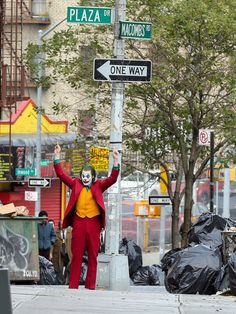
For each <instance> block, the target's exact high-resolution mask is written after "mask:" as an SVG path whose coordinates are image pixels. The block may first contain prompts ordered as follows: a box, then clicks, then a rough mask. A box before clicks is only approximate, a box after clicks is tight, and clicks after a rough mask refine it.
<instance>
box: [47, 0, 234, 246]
mask: <svg viewBox="0 0 236 314" xmlns="http://www.w3.org/2000/svg"><path fill="white" fill-rule="evenodd" d="M97 2H98V3H96V5H97V6H99V5H104V4H107V5H108V6H109V5H112V1H97ZM113 5H114V3H113ZM127 20H130V21H134V20H135V21H146V22H151V23H152V26H153V38H152V40H151V41H149V42H143V41H139V40H126V58H128V57H130V58H131V57H132V58H136V59H137V58H141V59H150V60H152V65H153V70H152V81H151V82H150V83H146V84H127V85H126V89H125V93H126V102H125V106H124V115H123V117H124V142H125V144H126V145H127V146H128V147H129V148H130V149H132V150H136V151H141V153H142V156H143V164H144V165H145V168H146V169H159V167H160V166H162V167H163V169H165V171H166V173H167V179H165V177H163V176H161V175H160V174H158V176H160V177H161V178H160V180H161V181H162V182H163V184H166V186H167V189H168V194H169V196H170V198H171V201H172V246H173V247H177V246H178V245H179V238H178V236H177V235H178V231H179V208H180V204H181V200H182V197H183V196H184V224H183V229H182V230H183V234H182V246H184V245H186V244H187V232H188V230H189V227H190V224H191V209H192V205H193V197H192V195H193V184H194V182H195V181H196V180H197V178H198V177H199V176H200V174H201V173H202V172H203V170H204V169H205V168H206V166H207V164H208V162H209V159H210V152H209V148H207V147H204V146H199V144H198V134H199V130H200V129H210V130H212V131H214V134H215V141H216V145H215V149H214V152H215V153H217V152H218V151H219V150H220V149H221V150H222V148H224V150H225V151H226V149H225V148H226V147H229V146H231V147H232V145H234V140H235V138H234V129H235V128H234V126H235V106H236V104H235V79H236V77H235V47H236V38H235V33H236V3H235V1H233V0H232V1H225V0H224V1H223V0H177V1H176V0H173V1H171V0H165V1H164V0H159V1H156V0H142V1H141V0H128V1H127ZM82 32H83V36H81V34H82ZM101 38H102V39H103V40H100V39H101ZM88 42H89V44H88ZM82 43H84V44H86V45H88V46H89V47H91V48H92V49H93V51H94V52H95V55H96V57H108V58H111V57H112V55H111V48H112V29H111V28H107V27H96V28H94V27H91V26H86V27H80V28H79V29H74V28H69V29H68V30H66V31H64V32H58V33H56V34H55V36H53V38H52V39H51V40H50V41H48V42H47V43H45V46H44V49H45V52H46V53H47V60H48V61H47V66H51V67H52V69H53V73H52V74H53V75H52V76H51V77H53V78H54V79H55V78H58V77H60V76H61V77H63V79H65V80H66V81H67V82H68V83H69V84H70V85H71V86H72V87H74V88H82V89H83V90H85V91H87V92H88V91H89V93H92V92H94V93H95V94H96V93H101V92H102V93H103V96H104V98H103V100H104V104H105V103H106V102H107V100H108V102H110V101H109V96H110V95H109V94H106V93H107V92H110V88H109V86H108V84H104V83H97V82H94V81H93V80H92V59H93V56H92V54H91V58H90V59H89V58H87V59H86V60H87V61H86V63H84V60H83V56H82V55H81V54H79V53H78V52H80V49H79V48H80V45H82ZM107 95H109V96H107ZM173 173H174V174H175V177H176V181H175V185H174V186H173V184H172V182H171V174H173ZM183 179H184V183H185V185H184V189H183V186H182V180H183Z"/></svg>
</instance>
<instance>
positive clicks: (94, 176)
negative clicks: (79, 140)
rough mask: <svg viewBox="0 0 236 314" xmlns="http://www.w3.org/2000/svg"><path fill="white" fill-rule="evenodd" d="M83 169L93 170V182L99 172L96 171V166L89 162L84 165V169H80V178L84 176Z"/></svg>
mask: <svg viewBox="0 0 236 314" xmlns="http://www.w3.org/2000/svg"><path fill="white" fill-rule="evenodd" d="M83 171H91V174H92V182H94V181H95V179H96V175H97V173H96V170H95V168H94V167H93V166H91V165H89V164H86V165H84V166H83V167H82V169H81V170H80V173H79V177H80V179H81V178H82V172H83Z"/></svg>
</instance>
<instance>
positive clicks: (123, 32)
mask: <svg viewBox="0 0 236 314" xmlns="http://www.w3.org/2000/svg"><path fill="white" fill-rule="evenodd" d="M120 38H136V39H147V40H150V39H151V38H152V24H151V23H144V22H129V21H125V22H121V21H120Z"/></svg>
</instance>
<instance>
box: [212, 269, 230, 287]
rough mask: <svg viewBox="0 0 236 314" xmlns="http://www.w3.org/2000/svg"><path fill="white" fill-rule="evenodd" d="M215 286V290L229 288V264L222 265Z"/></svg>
mask: <svg viewBox="0 0 236 314" xmlns="http://www.w3.org/2000/svg"><path fill="white" fill-rule="evenodd" d="M214 288H215V291H216V292H217V291H223V290H225V289H226V290H227V289H229V288H230V287H229V266H228V264H227V265H224V266H222V267H221V270H220V272H219V274H218V276H217V277H216V280H215V282H214Z"/></svg>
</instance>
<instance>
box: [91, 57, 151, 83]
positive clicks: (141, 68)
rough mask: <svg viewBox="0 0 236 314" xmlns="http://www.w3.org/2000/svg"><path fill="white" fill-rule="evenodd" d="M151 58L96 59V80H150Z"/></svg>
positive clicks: (94, 76) (94, 74) (94, 73)
mask: <svg viewBox="0 0 236 314" xmlns="http://www.w3.org/2000/svg"><path fill="white" fill-rule="evenodd" d="M151 72H152V62H151V61H150V60H128V59H127V60H121V59H94V66H93V79H94V80H95V81H110V82H115V81H122V82H150V80H151Z"/></svg>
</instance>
